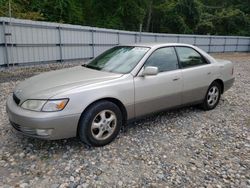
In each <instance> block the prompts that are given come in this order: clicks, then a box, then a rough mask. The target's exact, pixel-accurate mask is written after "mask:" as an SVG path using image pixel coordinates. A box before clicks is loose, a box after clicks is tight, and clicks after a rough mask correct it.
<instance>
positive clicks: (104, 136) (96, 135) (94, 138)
mask: <svg viewBox="0 0 250 188" xmlns="http://www.w3.org/2000/svg"><path fill="white" fill-rule="evenodd" d="M121 126H122V113H121V111H120V109H119V107H117V106H116V105H115V104H114V103H112V102H109V101H100V102H97V103H94V104H93V105H91V106H90V107H89V108H88V109H87V110H86V111H85V112H84V114H83V115H82V117H81V119H80V122H79V127H78V135H79V137H80V140H81V141H82V142H84V143H86V144H88V145H91V146H104V145H106V144H108V143H110V142H111V141H112V140H114V139H115V137H116V136H117V135H118V134H119V131H120V129H121Z"/></svg>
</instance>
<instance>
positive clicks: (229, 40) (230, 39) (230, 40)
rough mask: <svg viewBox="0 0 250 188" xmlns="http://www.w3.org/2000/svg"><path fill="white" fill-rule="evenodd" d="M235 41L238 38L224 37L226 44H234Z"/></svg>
mask: <svg viewBox="0 0 250 188" xmlns="http://www.w3.org/2000/svg"><path fill="white" fill-rule="evenodd" d="M237 41H238V38H227V39H226V44H230V45H236V44H237Z"/></svg>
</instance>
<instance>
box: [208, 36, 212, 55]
mask: <svg viewBox="0 0 250 188" xmlns="http://www.w3.org/2000/svg"><path fill="white" fill-rule="evenodd" d="M211 41H212V37H211V36H209V43H208V53H210V52H211Z"/></svg>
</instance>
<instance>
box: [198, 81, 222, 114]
mask: <svg viewBox="0 0 250 188" xmlns="http://www.w3.org/2000/svg"><path fill="white" fill-rule="evenodd" d="M220 97H221V86H220V84H218V83H217V82H213V83H212V84H211V85H210V86H209V88H208V91H207V94H206V97H205V99H204V101H203V104H202V107H203V109H204V110H212V109H214V108H215V107H216V106H217V105H218V103H219V100H220Z"/></svg>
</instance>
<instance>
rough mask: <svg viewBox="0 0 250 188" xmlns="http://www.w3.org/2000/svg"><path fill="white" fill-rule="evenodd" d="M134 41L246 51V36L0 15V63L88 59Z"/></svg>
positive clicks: (248, 45) (249, 43)
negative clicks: (139, 29)
mask: <svg viewBox="0 0 250 188" xmlns="http://www.w3.org/2000/svg"><path fill="white" fill-rule="evenodd" d="M138 42H175V43H176V42H177V43H179V42H180V43H188V44H192V45H195V46H198V47H200V48H202V49H203V50H205V51H207V52H209V53H212V52H247V51H250V37H240V36H210V35H179V34H158V33H144V32H142V33H139V32H130V31H121V30H112V29H102V28H95V27H86V26H77V25H68V24H59V23H49V22H37V21H30V20H21V19H10V18H4V17H0V66H9V65H11V64H29V63H32V64H33V63H43V62H51V61H58V62H63V61H71V60H80V59H88V58H93V57H96V56H97V55H99V54H100V53H101V52H103V51H104V50H106V49H108V48H110V47H112V46H115V45H118V44H128V43H138Z"/></svg>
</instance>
